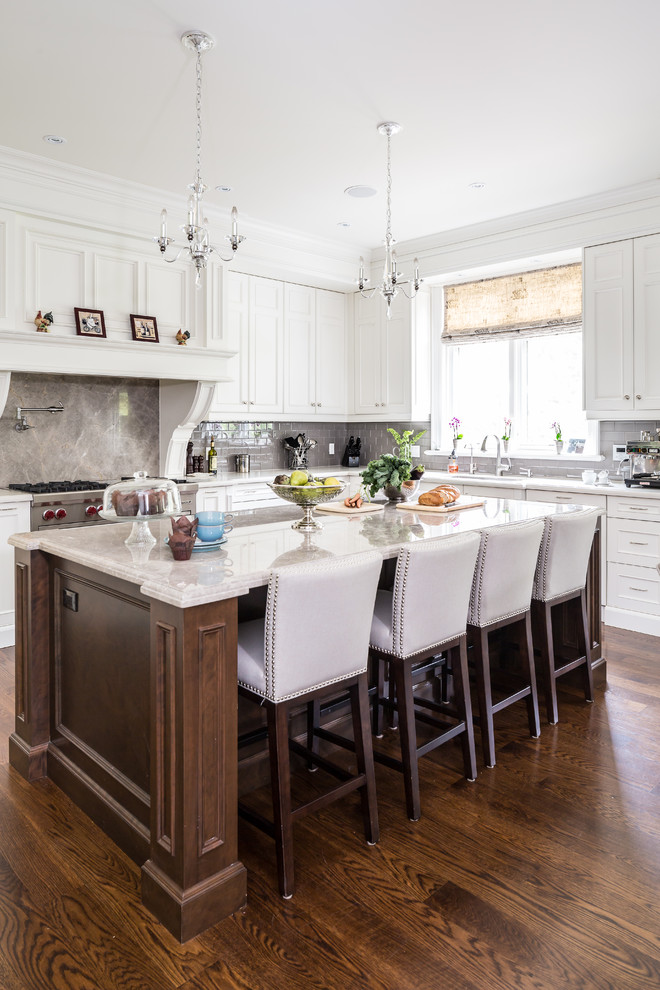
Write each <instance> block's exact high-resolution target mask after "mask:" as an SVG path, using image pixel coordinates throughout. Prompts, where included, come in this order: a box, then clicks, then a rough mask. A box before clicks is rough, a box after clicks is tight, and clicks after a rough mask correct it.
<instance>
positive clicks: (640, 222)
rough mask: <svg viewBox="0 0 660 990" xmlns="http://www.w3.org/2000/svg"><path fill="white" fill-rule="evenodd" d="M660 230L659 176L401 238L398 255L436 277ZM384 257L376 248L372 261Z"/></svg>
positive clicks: (382, 252) (428, 274) (378, 260)
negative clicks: (518, 211) (473, 222)
mask: <svg viewBox="0 0 660 990" xmlns="http://www.w3.org/2000/svg"><path fill="white" fill-rule="evenodd" d="M659 230H660V180H652V181H649V182H643V183H639V184H637V185H634V186H627V187H624V188H620V189H613V190H610V191H608V192H605V193H599V194H594V195H591V196H585V197H582V198H580V199H575V200H568V201H565V202H562V203H556V204H554V205H552V206H546V207H542V208H539V209H536V210H528V211H525V212H521V213H515V214H511V215H509V216H506V217H498V218H496V219H494V220H487V221H484V222H483V223H479V224H471V225H469V226H466V227H460V228H455V229H453V230H447V231H442V232H439V233H436V234H430V235H427V236H424V237H419V238H415V239H412V240H408V241H404V242H400V243H399V244H398V245H397V257H398V258H399V259H400V260H401V261H402V262H403V261H404V260H405V261H406V262H407V261H408V260H409V259H412V258H413V257H417V258H419V261H420V269H421V270H422V274H423V275H424V276H425V277H432V276H437V275H442V274H445V273H447V272H453V271H457V270H459V269H461V268H466V267H469V266H470V265H473V266H483V265H487V264H496V263H498V262H503V261H506V260H516V259H522V258H529V257H532V256H534V255H539V254H547V253H552V252H559V251H570V250H577V249H582V248H583V247H586V246H588V245H593V244H604V243H607V242H608V241H616V240H624V239H626V238H629V237H640V236H644V235H645V234H651V233H656V232H657V231H659ZM383 257H384V251H383V250H382V249H381V248H379V249H377V250H374V252H373V254H372V264H380V263H381V262H382V259H383Z"/></svg>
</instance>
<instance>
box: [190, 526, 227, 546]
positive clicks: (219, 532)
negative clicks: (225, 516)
mask: <svg viewBox="0 0 660 990" xmlns="http://www.w3.org/2000/svg"><path fill="white" fill-rule="evenodd" d="M233 528H234V527H233V526H230V525H228V524H227V525H225V523H222V524H221V525H219V526H198V527H197V539H198V540H201V541H202V543H215V542H216V540H221V539H222V537H223V536H224V535H225V533H231V531H232V529H233Z"/></svg>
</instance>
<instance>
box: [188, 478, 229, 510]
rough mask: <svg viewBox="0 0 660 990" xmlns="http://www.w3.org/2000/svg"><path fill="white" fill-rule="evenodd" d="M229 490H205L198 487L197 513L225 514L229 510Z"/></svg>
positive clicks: (224, 488)
mask: <svg viewBox="0 0 660 990" xmlns="http://www.w3.org/2000/svg"><path fill="white" fill-rule="evenodd" d="M228 492H229V489H228V488H227V486H226V485H225V486H223V487H218V488H207V487H206V486H204V487H202V486H200V487H199V489H198V490H197V507H196V511H197V512H226V511H227V510H228V508H229V498H230V496H229V494H228Z"/></svg>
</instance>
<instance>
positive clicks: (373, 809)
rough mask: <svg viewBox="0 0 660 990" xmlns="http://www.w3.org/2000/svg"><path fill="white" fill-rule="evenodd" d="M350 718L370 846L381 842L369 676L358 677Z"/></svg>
mask: <svg viewBox="0 0 660 990" xmlns="http://www.w3.org/2000/svg"><path fill="white" fill-rule="evenodd" d="M350 694H351V715H352V717H353V739H354V742H355V758H356V761H357V770H358V773H360V774H364V777H365V783H364V784H363V785H362V787H361V788H360V800H361V802H362V820H363V822H364V837H365V839H366V840H367V842H368V843H369V844H370V845H374V844H375V843H376V842H378V839H379V838H380V833H379V829H378V805H377V803H376V772H375V769H374V753H373V749H372V746H371V726H370V722H369V689H368V686H367V675H366V674H362V675H360V677H358V681H357V684H354V685H352V686H351V688H350Z"/></svg>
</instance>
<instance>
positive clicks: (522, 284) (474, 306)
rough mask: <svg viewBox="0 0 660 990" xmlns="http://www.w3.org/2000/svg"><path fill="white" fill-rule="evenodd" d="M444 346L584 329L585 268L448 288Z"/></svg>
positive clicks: (566, 267)
mask: <svg viewBox="0 0 660 990" xmlns="http://www.w3.org/2000/svg"><path fill="white" fill-rule="evenodd" d="M444 317H445V318H444V327H443V331H442V340H443V343H447V344H463V343H466V344H467V343H471V342H474V341H477V340H483V339H484V338H485V337H488V338H490V339H492V338H493V337H495V336H497V338H498V339H501V338H502V337H533V336H536V335H538V334H542V333H562V332H564V333H567V332H570V331H575V330H580V329H581V327H582V265H581V264H575V265H562V266H560V267H557V268H544V269H542V270H540V271H534V272H522V273H520V274H517V275H503V276H501V277H499V278H487V279H483V280H482V281H480V282H466V283H463V284H461V285H447V286H445V312H444Z"/></svg>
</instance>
